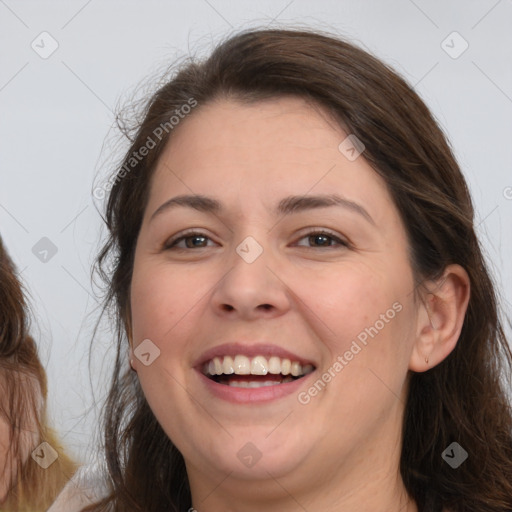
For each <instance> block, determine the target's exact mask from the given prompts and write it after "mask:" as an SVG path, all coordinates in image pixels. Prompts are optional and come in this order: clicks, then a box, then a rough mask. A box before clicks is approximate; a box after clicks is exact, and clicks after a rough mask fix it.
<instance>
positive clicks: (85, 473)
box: [47, 463, 108, 512]
mask: <svg viewBox="0 0 512 512" xmlns="http://www.w3.org/2000/svg"><path fill="white" fill-rule="evenodd" d="M107 494H108V486H107V483H106V478H105V472H104V471H103V467H102V465H100V464H98V463H96V464H88V465H84V466H81V467H80V468H79V469H78V470H77V471H76V473H75V474H74V475H73V477H72V478H71V480H70V481H69V482H68V483H67V484H66V486H65V487H64V489H62V492H61V493H60V494H59V496H57V499H56V500H55V501H54V503H53V504H52V506H51V507H50V508H49V509H48V511H47V512H80V511H81V510H82V508H83V507H85V506H87V505H91V504H92V503H94V502H95V501H97V500H99V499H101V498H103V497H105V496H106V495H107Z"/></svg>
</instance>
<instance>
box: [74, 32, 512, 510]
mask: <svg viewBox="0 0 512 512" xmlns="http://www.w3.org/2000/svg"><path fill="white" fill-rule="evenodd" d="M144 113H145V115H144V118H143V120H142V122H141V124H140V126H139V127H138V128H137V130H136V132H135V133H127V135H128V137H129V139H130V141H131V147H130V148H129V150H128V152H127V153H126V156H125V158H124V161H123V162H122V165H121V166H120V168H119V170H118V172H117V174H116V176H115V179H113V180H111V181H110V183H109V187H110V188H111V192H110V196H109V199H108V204H107V212H106V222H107V226H108V229H109V233H110V238H109V240H108V242H107V244H106V245H105V247H104V249H103V251H102V253H101V254H100V257H99V260H98V262H99V264H100V268H101V267H102V266H103V268H107V267H106V266H107V265H111V262H112V261H115V265H114V269H113V272H112V273H111V275H110V274H109V275H107V274H106V273H105V272H104V273H103V275H104V277H106V279H107V282H108V286H109V288H108V290H109V296H108V301H107V305H111V306H113V307H114V309H115V312H116V315H117V319H118V339H117V360H116V366H115V370H114V376H113V381H112V385H111V389H110V394H109V399H108V403H107V405H106V408H105V422H104V442H105V450H106V460H107V464H108V482H109V485H110V492H109V493H108V495H106V496H105V498H104V499H103V500H99V501H97V502H96V503H95V504H94V505H92V506H90V507H88V508H86V509H84V510H89V511H93V510H94V511H103V510H109V511H110V510H113V511H135V510H144V511H146V512H150V511H161V510H173V511H184V510H198V511H199V512H202V511H208V512H217V511H221V510H222V511H226V510H236V511H238V512H240V511H245V512H249V511H256V510H267V511H274V510H280V511H283V510H284V511H291V510H326V511H338V510H357V511H366V510H368V511H370V510H371V511H399V510H400V511H402V512H406V511H407V512H409V511H425V512H426V511H441V510H444V511H462V510H464V511H479V512H481V511H495V512H497V511H506V510H510V509H511V507H512V483H511V482H512V439H511V435H512V417H511V409H510V403H509V402H508V400H507V397H506V393H505V387H504V384H503V382H501V381H500V378H502V377H503V378H506V379H508V380H507V381H508V382H510V363H511V361H512V356H511V352H510V349H509V347H508V344H507V341H506V339H505V335H504V333H503V330H502V327H501V324H500V318H499V314H498V311H497V306H496V296H495V291H494V288H493V284H492V282H491V279H490V276H489V273H488V271H487V268H486V265H485V262H484V259H483V257H482V254H481V251H480V248H479V244H478V241H477V239H476V236H475V230H474V223H473V222H474V221H473V219H474V213H473V207H472V203H471V199H470V195H469V192H468V189H467V186H466V183H465V180H464V178H463V176H462V174H461V171H460V169H459V167H458V165H457V163H456V161H455V159H454V157H453V154H452V152H451V150H450V148H449V146H448V143H447V141H446V139H445V137H444V136H443V134H442V132H441V130H440V129H439V127H438V126H437V124H436V123H435V121H434V120H433V118H432V116H431V114H430V112H429V111H428V109H427V107H426V106H425V105H424V104H423V102H422V101H421V100H420V99H419V97H418V96H417V95H416V94H415V92H414V91H413V90H412V89H411V88H410V87H409V86H408V85H407V84H406V83H405V82H404V81H403V80H402V79H401V78H400V77H398V76H397V75H396V74H395V73H394V72H393V71H392V70H391V69H389V68H388V67H387V66H385V65H384V64H383V63H381V62H380V61H378V60H376V59H375V58H374V57H372V56H370V55H368V54H367V53H366V52H364V51H362V50H360V49H358V48H356V47H354V46H352V45H350V44H348V43H346V42H344V41H341V40H339V39H337V38H335V37H330V36H326V35H323V34H319V33H312V32H307V31H293V30H256V31H248V32H243V33H241V34H238V35H235V36H234V37H232V38H230V39H229V40H227V41H226V42H224V43H222V44H221V45H219V46H218V47H217V48H216V49H215V50H214V52H213V53H212V54H211V56H210V57H209V58H208V59H206V60H205V61H204V62H200V63H196V62H190V63H187V64H186V65H184V66H183V67H182V68H180V70H179V72H178V73H177V74H176V75H175V76H174V77H173V78H172V79H170V80H169V81H168V82H167V83H166V84H165V85H164V86H163V87H161V88H160V89H159V90H158V91H157V92H156V94H155V95H154V96H153V97H152V98H151V99H150V101H149V102H148V105H147V109H146V110H145V111H144ZM128 353H129V355H128ZM128 359H129V360H130V366H131V368H132V370H133V371H130V367H129V365H128Z"/></svg>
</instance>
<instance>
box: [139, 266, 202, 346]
mask: <svg viewBox="0 0 512 512" xmlns="http://www.w3.org/2000/svg"><path fill="white" fill-rule="evenodd" d="M199 297H200V294H198V293H197V287H195V283H194V278H193V277H190V276H188V275H187V273H184V272H179V271H177V270H176V269H174V270H173V269H171V268H170V266H167V267H166V266H165V265H153V266H152V265H145V266H144V268H142V267H140V268H138V267H134V273H133V278H132V285H131V318H132V333H133V338H134V342H135V344H138V343H140V342H141V341H142V340H143V339H146V338H149V339H151V340H154V341H155V342H156V343H158V342H161V343H163V342H164V341H165V340H166V339H167V337H168V336H169V333H170V331H171V330H172V329H173V328H174V326H176V325H177V324H178V322H179V321H180V319H181V318H183V317H184V316H185V315H186V314H187V312H189V311H190V309H191V308H192V306H193V304H194V303H196V302H197V301H198V300H199Z"/></svg>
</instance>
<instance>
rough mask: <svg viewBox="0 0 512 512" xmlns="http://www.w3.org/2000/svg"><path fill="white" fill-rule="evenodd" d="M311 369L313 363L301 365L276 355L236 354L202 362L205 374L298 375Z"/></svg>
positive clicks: (309, 371)
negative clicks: (253, 355) (250, 356)
mask: <svg viewBox="0 0 512 512" xmlns="http://www.w3.org/2000/svg"><path fill="white" fill-rule="evenodd" d="M312 371H313V365H311V364H306V365H304V366H302V365H301V364H300V363H299V362H298V361H291V360H290V359H281V358H280V357H277V356H272V357H269V358H268V359H267V358H266V357H264V356H256V357H253V358H249V357H247V356H242V355H237V356H235V357H234V358H233V357H231V356H224V357H214V358H213V359H212V360H210V361H209V362H207V363H205V364H204V367H203V372H204V373H205V374H207V375H223V374H225V375H232V374H235V375H267V373H271V374H274V375H277V374H282V375H292V376H294V377H298V376H300V375H305V374H307V373H311V372H312Z"/></svg>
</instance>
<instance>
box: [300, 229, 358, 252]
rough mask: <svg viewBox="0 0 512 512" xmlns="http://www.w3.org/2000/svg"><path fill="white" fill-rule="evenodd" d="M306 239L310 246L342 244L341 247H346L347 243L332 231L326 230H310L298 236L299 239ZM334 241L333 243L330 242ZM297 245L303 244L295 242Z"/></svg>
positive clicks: (321, 246) (320, 246)
mask: <svg viewBox="0 0 512 512" xmlns="http://www.w3.org/2000/svg"><path fill="white" fill-rule="evenodd" d="M304 239H307V240H308V243H309V244H311V245H310V246H306V247H311V248H313V249H314V248H327V247H336V246H342V247H348V243H347V242H345V241H344V240H342V239H341V238H339V237H337V236H335V235H334V234H332V233H329V232H327V231H312V232H310V233H307V234H306V235H304V236H303V237H301V238H300V240H304ZM331 242H334V243H331ZM297 245H299V246H303V245H304V244H297Z"/></svg>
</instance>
